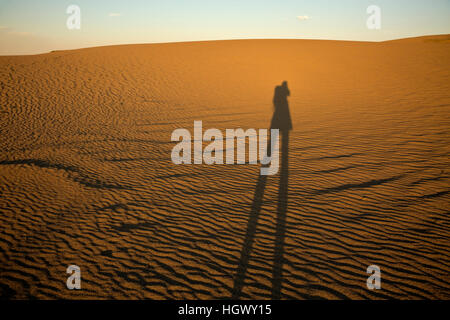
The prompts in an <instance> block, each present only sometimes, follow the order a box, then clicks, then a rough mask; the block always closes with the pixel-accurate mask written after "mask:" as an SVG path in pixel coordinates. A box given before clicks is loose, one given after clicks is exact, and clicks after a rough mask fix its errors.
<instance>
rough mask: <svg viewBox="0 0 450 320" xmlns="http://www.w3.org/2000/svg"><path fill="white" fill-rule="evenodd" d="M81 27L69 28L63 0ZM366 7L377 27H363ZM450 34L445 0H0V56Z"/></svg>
mask: <svg viewBox="0 0 450 320" xmlns="http://www.w3.org/2000/svg"><path fill="white" fill-rule="evenodd" d="M71 4H75V5H78V6H79V7H80V9H81V29H79V30H69V29H68V28H67V26H66V21H67V19H68V17H69V14H67V13H66V9H67V7H68V6H69V5H71ZM369 5H377V6H379V7H380V9H381V29H380V30H369V29H368V28H367V26H366V21H367V19H368V17H369V14H367V13H366V9H367V7H368V6H369ZM444 33H445V34H446V33H450V0H309V1H306V0H220V1H219V0H71V1H65V0H53V1H52V0H41V1H36V0H0V54H1V55H4V54H33V53H41V52H48V51H51V50H58V49H74V48H83V47H90V46H100V45H109V44H124V43H155V42H173V41H196V40H220V39H255V38H259V39H261V38H295V39H336V40H362V41H382V40H389V39H397V38H404V37H412V36H421V35H431V34H444Z"/></svg>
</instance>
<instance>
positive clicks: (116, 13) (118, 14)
mask: <svg viewBox="0 0 450 320" xmlns="http://www.w3.org/2000/svg"><path fill="white" fill-rule="evenodd" d="M121 15H122V14H121V13H118V12H111V13H109V14H108V16H110V17H120V16H121Z"/></svg>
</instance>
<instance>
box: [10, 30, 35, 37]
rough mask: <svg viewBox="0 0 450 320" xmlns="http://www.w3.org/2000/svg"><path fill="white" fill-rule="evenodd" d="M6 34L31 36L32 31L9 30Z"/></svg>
mask: <svg viewBox="0 0 450 320" xmlns="http://www.w3.org/2000/svg"><path fill="white" fill-rule="evenodd" d="M8 34H10V35H13V36H19V37H27V36H31V35H32V34H33V33H31V32H25V31H10V32H8Z"/></svg>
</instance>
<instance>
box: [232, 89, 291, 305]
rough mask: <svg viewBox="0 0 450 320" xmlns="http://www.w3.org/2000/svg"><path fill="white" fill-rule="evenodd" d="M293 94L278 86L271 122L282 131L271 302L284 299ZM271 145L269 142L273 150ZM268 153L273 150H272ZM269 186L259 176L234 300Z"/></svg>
mask: <svg viewBox="0 0 450 320" xmlns="http://www.w3.org/2000/svg"><path fill="white" fill-rule="evenodd" d="M289 95H290V92H289V89H288V88H287V82H283V84H282V85H281V86H277V87H275V94H274V99H273V103H274V107H275V110H274V114H273V117H272V122H271V129H279V130H280V133H281V138H282V139H281V168H280V184H279V190H278V204H277V221H276V229H275V250H274V263H273V269H272V299H280V298H281V289H282V283H283V274H282V270H283V255H284V239H285V235H286V217H287V207H288V182H289V179H288V177H289V168H288V167H289V131H290V130H292V122H291V116H290V112H289V104H288V101H287V97H288V96H289ZM269 146H271V142H270V140H269V142H268V148H270V147H269ZM268 153H269V154H272V150H270V149H269V152H268ZM266 184H267V176H263V175H260V176H259V177H258V182H257V184H256V188H255V193H254V196H253V204H252V207H251V210H250V217H249V220H248V224H247V231H246V235H245V240H244V244H243V247H242V250H241V258H240V260H239V263H238V267H237V272H236V276H235V278H234V285H233V290H232V298H233V299H238V298H240V296H241V294H242V288H243V286H244V280H245V274H246V272H247V269H248V262H249V260H250V254H251V251H252V246H253V242H254V239H255V234H256V227H257V225H258V219H259V215H260V212H261V206H262V202H263V197H264V191H265V188H266Z"/></svg>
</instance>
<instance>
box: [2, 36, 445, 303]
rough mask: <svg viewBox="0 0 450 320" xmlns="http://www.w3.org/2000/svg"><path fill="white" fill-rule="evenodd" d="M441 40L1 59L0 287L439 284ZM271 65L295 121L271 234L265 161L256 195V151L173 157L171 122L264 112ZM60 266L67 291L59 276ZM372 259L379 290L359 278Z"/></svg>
mask: <svg viewBox="0 0 450 320" xmlns="http://www.w3.org/2000/svg"><path fill="white" fill-rule="evenodd" d="M448 39H449V36H437V37H426V38H416V39H406V40H400V41H390V42H383V43H366V42H344V41H315V40H238V41H213V42H192V43H173V44H149V45H125V46H112V47H99V48H89V49H81V50H73V51H56V52H52V53H48V54H43V55H36V56H17V57H0V87H1V95H0V102H1V103H0V105H1V109H0V133H1V134H0V147H1V150H2V153H1V156H0V231H1V236H0V294H1V295H2V296H3V297H10V298H31V297H36V298H69V299H78V298H132V299H136V298H156V299H167V298H169V299H181V298H188V299H191V298H192V299H197V298H201V299H212V298H226V297H231V296H233V292H234V290H233V288H236V281H237V280H236V279H237V274H238V273H239V272H241V275H242V283H241V284H240V285H241V289H240V290H239V292H238V294H237V295H235V296H236V297H239V298H255V299H268V298H271V297H273V296H274V295H273V291H274V286H278V287H279V294H280V297H281V298H293V299H311V298H327V299H340V298H352V299H366V298H370V299H374V298H400V299H411V298H440V299H449V298H450V254H449V248H450V241H449V240H450V219H449V207H450V206H449V200H450V185H449V182H450V169H449V155H450V130H449V129H450V94H449V93H450V46H449V40H448ZM283 80H287V81H288V82H289V87H290V90H291V97H290V99H289V103H290V112H291V115H292V121H293V128H294V129H293V131H292V133H291V135H290V141H289V159H288V160H289V167H288V168H289V169H288V179H286V181H285V182H287V181H288V182H287V184H286V185H287V194H286V195H285V198H284V199H283V201H285V203H284V204H285V205H286V206H285V207H284V208H285V214H286V220H285V223H284V224H283V225H281V229H282V230H280V228H278V229H277V212H278V211H279V210H280V209H279V203H278V202H279V201H280V200H279V199H280V198H279V185H280V177H279V175H276V176H269V177H267V180H266V181H264V182H265V184H264V188H263V189H264V194H263V195H261V199H259V200H258V199H257V198H258V196H259V195H260V194H258V192H259V191H261V190H259V191H258V189H257V190H256V195H255V188H256V187H257V183H259V184H258V186H259V187H261V186H262V184H260V183H261V180H260V179H261V178H260V176H259V167H258V166H257V165H213V166H208V165H191V166H186V165H185V166H176V165H174V164H173V163H172V162H171V159H170V153H171V149H172V147H173V146H174V143H172V142H170V136H171V133H172V131H173V130H174V129H176V128H187V129H189V130H192V127H193V121H194V120H203V126H204V128H212V127H214V128H218V129H221V130H224V129H225V128H236V127H242V128H267V126H268V125H269V123H270V118H271V114H272V95H273V89H274V87H275V86H276V85H279V84H280V83H281V82H282V81H283ZM255 201H259V204H260V209H259V210H258V212H257V213H258V219H257V221H256V222H255V225H254V227H255V228H256V229H255V232H254V234H253V235H252V239H248V234H247V233H246V232H247V228H248V226H249V221H252V220H251V217H250V214H251V213H252V212H253V214H255V212H254V209H255V208H254V204H255ZM277 210H278V211H277ZM254 218H255V217H254ZM249 219H250V220H249ZM250 224H251V223H250ZM279 227H280V226H279ZM276 230H278V231H282V234H283V236H282V238H281V240H282V245H283V250H282V251H279V252H278V254H277V252H276V251H277V250H279V249H280V248H279V246H278V247H277V245H276V243H277V242H276V241H277V240H276V238H277V237H278V236H279V235H280V234H279V233H277V232H278V231H276ZM279 239H280V238H279ZM249 240H251V243H252V246H251V248H244V250H243V246H244V245H245V244H246V243H247V244H248V243H249ZM278 245H280V242H279V243H278ZM277 248H278V249H277ZM246 249H251V251H250V250H246ZM280 252H281V253H282V255H281V256H282V259H281V260H280ZM243 255H246V257H247V261H245V260H242V256H243ZM274 256H276V257H278V260H277V261H274ZM239 261H244V262H245V263H244V264H242V263H241V265H240V267H239V268H238V265H239ZM70 264H76V265H78V266H80V268H81V273H82V290H79V291H75V290H74V291H70V290H67V289H66V279H67V276H68V275H67V274H66V273H65V271H66V268H67V266H69V265H70ZM371 264H376V265H378V266H380V267H381V272H382V289H381V290H376V291H370V290H368V289H367V287H366V279H367V277H368V275H367V274H366V268H367V266H369V265H371ZM274 266H275V267H276V268H278V270H279V271H280V272H278V274H281V277H278V278H277V279H274V277H273V275H274V274H277V273H274ZM239 270H240V271H239ZM235 293H236V292H235Z"/></svg>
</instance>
